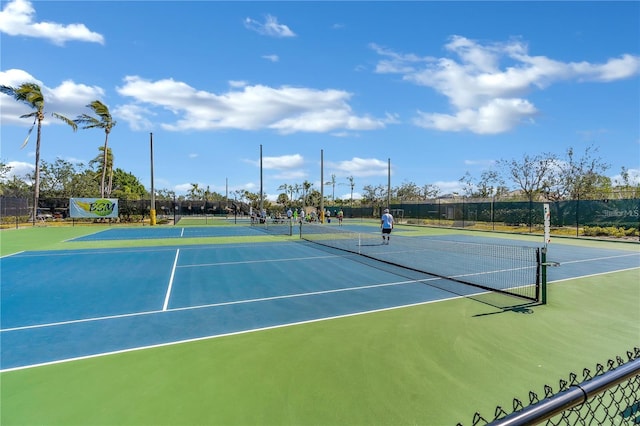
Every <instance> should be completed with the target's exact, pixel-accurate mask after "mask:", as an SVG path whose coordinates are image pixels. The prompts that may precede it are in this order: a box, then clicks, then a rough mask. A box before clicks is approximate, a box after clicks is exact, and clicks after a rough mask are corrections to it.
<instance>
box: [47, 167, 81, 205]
mask: <svg viewBox="0 0 640 426" xmlns="http://www.w3.org/2000/svg"><path fill="white" fill-rule="evenodd" d="M80 167H82V165H80ZM77 173H78V171H77V170H76V166H74V165H73V164H72V163H70V162H69V161H66V160H63V159H61V158H57V159H56V161H55V162H54V163H52V164H50V163H47V162H46V161H42V166H41V170H40V174H41V180H40V193H41V195H42V196H43V197H49V198H69V197H72V196H74V195H75V194H74V193H73V191H72V187H71V184H72V182H73V177H74V176H75V175H76V174H77Z"/></svg>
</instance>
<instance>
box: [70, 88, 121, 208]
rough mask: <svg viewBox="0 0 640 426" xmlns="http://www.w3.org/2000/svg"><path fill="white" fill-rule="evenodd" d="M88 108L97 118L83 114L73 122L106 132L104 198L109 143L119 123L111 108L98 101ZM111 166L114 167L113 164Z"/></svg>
mask: <svg viewBox="0 0 640 426" xmlns="http://www.w3.org/2000/svg"><path fill="white" fill-rule="evenodd" d="M87 108H90V109H91V110H92V111H93V113H94V114H95V115H96V116H95V117H94V116H91V115H89V114H82V115H79V116H78V117H77V118H76V119H75V120H73V122H74V123H76V125H81V126H82V128H83V129H102V130H104V148H103V150H102V152H103V156H102V157H103V161H102V179H101V180H100V196H101V197H104V196H105V180H106V176H107V163H108V160H109V156H108V155H109V151H108V150H107V144H108V143H109V133H111V130H112V129H113V128H114V127H115V125H116V124H117V122H116V121H114V120H113V118H112V117H111V113H110V112H109V108H107V106H106V105H105V104H103V103H102V102H100V101H98V100H95V101H93V102H91V103H90V104H88V105H87ZM105 154H106V155H105ZM111 166H112V167H113V164H112V165H111Z"/></svg>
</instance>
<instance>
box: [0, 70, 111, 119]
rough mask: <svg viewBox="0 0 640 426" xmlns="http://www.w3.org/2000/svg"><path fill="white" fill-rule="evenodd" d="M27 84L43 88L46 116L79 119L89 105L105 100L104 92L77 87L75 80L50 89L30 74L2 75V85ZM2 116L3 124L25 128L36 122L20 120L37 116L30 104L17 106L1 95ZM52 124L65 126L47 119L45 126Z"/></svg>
mask: <svg viewBox="0 0 640 426" xmlns="http://www.w3.org/2000/svg"><path fill="white" fill-rule="evenodd" d="M23 83H35V84H37V85H38V86H40V90H41V91H42V96H43V97H44V99H45V112H48V113H51V112H56V113H58V114H62V115H64V116H66V117H68V118H71V119H73V118H75V117H76V116H77V115H78V114H80V113H82V112H83V111H85V110H86V105H87V104H89V103H90V102H92V101H94V100H96V99H100V98H102V97H103V96H104V90H103V89H101V88H100V87H97V86H87V85H85V84H78V83H74V82H73V81H72V80H66V81H63V82H62V83H61V84H60V85H59V86H56V87H47V86H45V85H44V84H43V83H42V82H40V81H39V80H37V79H36V78H35V77H33V76H32V75H30V74H29V73H27V72H25V71H23V70H18V69H10V70H7V71H2V72H0V84H2V85H5V86H11V87H17V86H20V85H21V84H23ZM0 111H1V112H0V114H1V119H2V123H3V124H4V123H10V124H22V125H24V126H30V125H31V124H33V121H32V120H30V119H24V118H20V116H21V115H23V114H28V113H30V112H33V111H32V110H31V109H30V108H29V107H28V106H27V105H26V104H24V103H19V102H16V101H15V100H14V99H12V98H11V97H10V96H8V95H4V94H0ZM51 123H58V124H62V122H61V121H59V120H56V119H54V118H51V117H50V116H47V117H46V118H45V120H44V121H43V125H48V124H51Z"/></svg>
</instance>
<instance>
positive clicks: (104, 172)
mask: <svg viewBox="0 0 640 426" xmlns="http://www.w3.org/2000/svg"><path fill="white" fill-rule="evenodd" d="M108 142H109V133H107V134H106V136H105V137H104V151H103V152H102V181H101V182H100V197H102V198H104V181H105V180H106V177H107V143H108Z"/></svg>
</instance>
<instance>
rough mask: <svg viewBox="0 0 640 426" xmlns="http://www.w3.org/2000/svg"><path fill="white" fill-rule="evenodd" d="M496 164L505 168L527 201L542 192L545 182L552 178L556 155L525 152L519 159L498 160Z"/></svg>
mask: <svg viewBox="0 0 640 426" xmlns="http://www.w3.org/2000/svg"><path fill="white" fill-rule="evenodd" d="M498 164H499V165H500V166H501V167H503V168H504V169H505V172H506V174H507V175H508V176H509V177H510V178H511V179H512V180H513V182H514V183H515V184H516V185H517V186H518V188H519V189H520V190H522V192H523V193H524V194H525V195H526V196H527V199H528V200H529V201H533V197H534V196H535V195H536V194H538V193H540V192H542V190H543V189H544V188H545V186H546V185H547V182H548V181H549V179H550V178H552V173H553V167H554V165H555V164H556V156H555V155H553V154H542V155H535V156H533V157H532V156H530V155H528V154H525V156H524V157H523V158H522V160H521V161H518V160H515V159H513V160H500V161H499V162H498Z"/></svg>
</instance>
